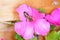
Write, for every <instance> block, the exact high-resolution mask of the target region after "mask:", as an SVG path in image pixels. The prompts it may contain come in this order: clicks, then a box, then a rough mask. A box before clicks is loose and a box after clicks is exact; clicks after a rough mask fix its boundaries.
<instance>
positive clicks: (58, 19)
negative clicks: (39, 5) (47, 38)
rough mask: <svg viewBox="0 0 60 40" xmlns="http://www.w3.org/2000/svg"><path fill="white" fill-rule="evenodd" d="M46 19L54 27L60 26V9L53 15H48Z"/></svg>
mask: <svg viewBox="0 0 60 40" xmlns="http://www.w3.org/2000/svg"><path fill="white" fill-rule="evenodd" d="M46 19H47V20H48V21H49V22H50V23H51V24H52V25H60V8H56V9H55V10H54V11H53V12H52V13H51V15H47V16H46Z"/></svg>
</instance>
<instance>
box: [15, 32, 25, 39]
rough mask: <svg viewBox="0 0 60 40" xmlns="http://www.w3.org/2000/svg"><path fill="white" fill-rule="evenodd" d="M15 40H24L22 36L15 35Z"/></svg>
mask: <svg viewBox="0 0 60 40" xmlns="http://www.w3.org/2000/svg"><path fill="white" fill-rule="evenodd" d="M15 40H24V39H23V38H22V37H21V36H19V35H18V34H17V33H15Z"/></svg>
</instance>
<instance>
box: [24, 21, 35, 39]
mask: <svg viewBox="0 0 60 40" xmlns="http://www.w3.org/2000/svg"><path fill="white" fill-rule="evenodd" d="M33 37H34V29H33V25H31V24H30V23H29V22H28V23H27V25H26V29H25V33H24V35H23V38H24V39H31V38H33Z"/></svg>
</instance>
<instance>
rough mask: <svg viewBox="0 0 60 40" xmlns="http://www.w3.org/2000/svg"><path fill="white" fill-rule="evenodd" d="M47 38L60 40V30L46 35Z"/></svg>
mask: <svg viewBox="0 0 60 40" xmlns="http://www.w3.org/2000/svg"><path fill="white" fill-rule="evenodd" d="M46 40H60V31H58V32H56V31H52V32H51V33H49V34H48V36H46Z"/></svg>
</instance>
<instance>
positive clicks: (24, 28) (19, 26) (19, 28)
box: [15, 22, 34, 39]
mask: <svg viewBox="0 0 60 40" xmlns="http://www.w3.org/2000/svg"><path fill="white" fill-rule="evenodd" d="M15 32H16V33H17V34H18V35H21V36H22V37H23V38H24V39H30V38H33V37H34V30H33V25H31V24H30V23H29V22H17V23H15Z"/></svg>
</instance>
